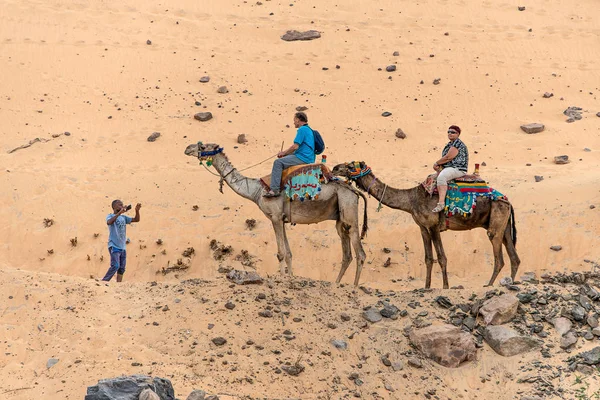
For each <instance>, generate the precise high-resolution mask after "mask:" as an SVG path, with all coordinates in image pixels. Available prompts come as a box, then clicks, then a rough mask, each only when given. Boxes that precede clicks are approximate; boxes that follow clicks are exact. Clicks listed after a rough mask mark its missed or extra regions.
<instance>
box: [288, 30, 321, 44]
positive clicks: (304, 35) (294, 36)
mask: <svg viewBox="0 0 600 400" xmlns="http://www.w3.org/2000/svg"><path fill="white" fill-rule="evenodd" d="M320 37H321V34H320V33H319V32H318V31H315V30H310V31H305V32H300V31H296V30H293V31H287V32H286V33H285V35H283V36H282V37H281V40H285V41H286V42H293V41H295V40H313V39H318V38H320Z"/></svg>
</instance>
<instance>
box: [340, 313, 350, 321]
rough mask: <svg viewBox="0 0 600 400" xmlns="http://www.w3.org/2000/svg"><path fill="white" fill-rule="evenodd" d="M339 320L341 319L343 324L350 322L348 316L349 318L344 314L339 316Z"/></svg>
mask: <svg viewBox="0 0 600 400" xmlns="http://www.w3.org/2000/svg"><path fill="white" fill-rule="evenodd" d="M340 318H341V319H342V321H344V322H348V321H350V316H349V315H348V314H346V313H342V314H340Z"/></svg>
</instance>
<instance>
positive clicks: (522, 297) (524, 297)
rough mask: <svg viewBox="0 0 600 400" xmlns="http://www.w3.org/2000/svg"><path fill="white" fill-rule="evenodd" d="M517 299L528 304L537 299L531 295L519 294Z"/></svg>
mask: <svg viewBox="0 0 600 400" xmlns="http://www.w3.org/2000/svg"><path fill="white" fill-rule="evenodd" d="M517 298H518V299H519V301H520V302H521V303H523V304H527V303H530V302H531V301H532V300H533V299H535V296H534V295H533V294H531V293H519V294H518V295H517Z"/></svg>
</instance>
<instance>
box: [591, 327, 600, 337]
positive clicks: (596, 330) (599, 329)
mask: <svg viewBox="0 0 600 400" xmlns="http://www.w3.org/2000/svg"><path fill="white" fill-rule="evenodd" d="M592 334H593V335H594V336H600V327H595V328H594V329H592Z"/></svg>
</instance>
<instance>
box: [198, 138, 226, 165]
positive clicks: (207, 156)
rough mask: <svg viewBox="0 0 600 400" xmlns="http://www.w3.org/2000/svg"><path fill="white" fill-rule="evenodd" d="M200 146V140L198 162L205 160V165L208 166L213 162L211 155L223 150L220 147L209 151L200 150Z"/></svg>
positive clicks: (200, 143)
mask: <svg viewBox="0 0 600 400" xmlns="http://www.w3.org/2000/svg"><path fill="white" fill-rule="evenodd" d="M200 146H202V142H198V160H200V164H202V161H204V160H206V166H208V167H210V166H211V165H212V163H213V159H212V156H216V155H217V154H219V153H222V152H223V148H222V147H219V148H217V149H216V150H211V151H200Z"/></svg>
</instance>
